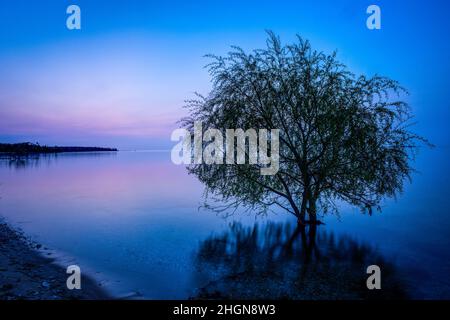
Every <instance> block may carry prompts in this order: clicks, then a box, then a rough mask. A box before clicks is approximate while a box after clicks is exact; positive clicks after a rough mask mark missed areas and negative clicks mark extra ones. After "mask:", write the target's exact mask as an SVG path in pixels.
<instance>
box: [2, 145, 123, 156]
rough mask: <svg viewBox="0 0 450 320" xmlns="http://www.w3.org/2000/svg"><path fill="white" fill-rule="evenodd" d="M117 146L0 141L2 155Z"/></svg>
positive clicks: (110, 150)
mask: <svg viewBox="0 0 450 320" xmlns="http://www.w3.org/2000/svg"><path fill="white" fill-rule="evenodd" d="M116 151H118V150H117V149H116V148H104V147H76V146H64V147H63V146H41V145H39V144H37V143H30V142H24V143H0V155H4V156H27V155H32V154H42V153H62V152H116Z"/></svg>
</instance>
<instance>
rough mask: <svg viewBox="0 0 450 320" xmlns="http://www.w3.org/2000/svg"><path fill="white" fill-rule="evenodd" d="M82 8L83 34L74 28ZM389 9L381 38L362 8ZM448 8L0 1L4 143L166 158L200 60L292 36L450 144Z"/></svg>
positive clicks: (321, 1)
mask: <svg viewBox="0 0 450 320" xmlns="http://www.w3.org/2000/svg"><path fill="white" fill-rule="evenodd" d="M70 4H77V5H78V6H80V8H81V19H82V29H81V30H73V31H70V30H68V29H67V28H66V25H65V21H66V18H67V14H66V12H65V11H66V8H67V6H68V5H70ZM370 4H377V5H378V6H380V8H381V19H382V20H381V21H382V22H381V23H382V28H381V30H368V29H367V28H366V19H367V16H368V15H367V14H366V8H367V6H368V5H370ZM449 9H450V3H449V2H448V1H427V2H425V1H405V0H390V1H379V0H372V1H365V0H335V1H325V0H316V1H302V0H297V1H192V2H191V1H102V0H95V1H94V0H91V1H86V0H85V1H75V0H73V1H61V0H54V1H22V0H19V1H2V2H1V4H0V70H1V72H0V140H1V141H9V142H17V141H24V140H26V141H39V142H41V143H44V144H60V145H68V144H78V145H92V144H95V145H108V146H117V147H119V148H122V149H133V148H168V147H170V146H171V142H170V132H171V131H172V130H173V129H174V128H175V127H176V123H175V122H176V120H177V119H179V118H180V117H181V116H182V115H183V114H184V112H185V111H184V110H183V109H182V106H183V101H184V100H185V99H187V98H190V97H192V93H193V92H194V91H199V92H200V93H206V92H207V91H208V89H209V87H210V84H209V76H208V74H207V73H206V71H205V70H204V69H203V66H204V65H205V64H206V63H207V62H208V61H207V59H205V58H203V55H204V54H207V53H215V54H224V53H226V52H227V51H228V50H229V47H230V45H239V46H241V47H243V48H244V49H246V50H251V49H255V48H259V47H262V46H264V42H265V37H266V35H265V32H264V30H266V29H271V30H273V31H275V32H276V33H277V34H279V35H280V36H281V38H282V40H283V41H284V42H290V41H293V40H294V38H295V35H296V34H299V35H301V36H303V37H305V38H307V39H309V40H310V41H311V43H312V45H313V46H314V47H315V48H317V49H319V50H324V51H326V52H331V51H333V50H335V49H337V50H338V57H339V58H340V59H341V60H342V61H343V62H344V63H346V64H347V65H348V66H349V68H350V69H351V70H352V71H354V72H355V73H357V74H359V73H364V74H367V75H373V74H375V73H378V74H381V75H386V76H389V77H391V78H393V79H396V80H398V81H400V83H401V84H402V85H403V86H405V87H406V88H408V90H409V91H410V93H411V95H410V96H409V97H408V100H409V102H410V104H411V106H412V107H413V110H414V113H415V114H416V121H417V122H418V124H417V125H416V131H418V132H419V133H421V134H423V135H425V136H426V137H427V138H429V139H430V140H431V141H432V142H434V143H435V144H437V145H448V144H449V130H448V128H447V121H448V119H449V116H450V103H449V93H448V92H449V90H448V89H447V87H448V84H449V83H450V61H449V56H450V41H448V37H449V36H448V34H449V31H450V21H449V19H448V18H447V15H448V11H449Z"/></svg>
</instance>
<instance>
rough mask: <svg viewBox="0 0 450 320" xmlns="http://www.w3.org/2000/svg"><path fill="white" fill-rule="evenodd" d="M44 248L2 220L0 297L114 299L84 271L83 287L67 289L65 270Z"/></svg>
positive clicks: (5, 298)
mask: <svg viewBox="0 0 450 320" xmlns="http://www.w3.org/2000/svg"><path fill="white" fill-rule="evenodd" d="M42 249H44V248H43V247H42V245H41V244H38V243H36V242H33V241H30V240H29V239H28V238H27V237H26V236H24V235H23V234H22V233H21V232H20V231H17V230H14V229H12V228H11V227H10V226H9V225H7V224H6V223H4V222H2V221H0V300H17V299H24V300H66V299H83V300H85V299H87V300H91V299H111V296H110V295H109V294H108V293H107V292H106V290H104V289H103V288H102V287H101V285H100V284H98V283H96V281H95V280H93V279H92V278H90V277H87V276H85V275H83V274H82V279H81V283H82V285H81V287H82V289H80V290H69V289H67V287H66V280H67V277H68V276H69V275H68V274H66V269H65V268H63V267H62V266H60V265H58V264H56V263H55V259H54V258H52V254H51V252H47V253H45V252H42V251H43V250H42Z"/></svg>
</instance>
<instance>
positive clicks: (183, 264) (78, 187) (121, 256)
mask: <svg viewBox="0 0 450 320" xmlns="http://www.w3.org/2000/svg"><path fill="white" fill-rule="evenodd" d="M449 154H450V152H449V150H448V148H435V149H433V150H425V151H424V152H423V153H422V154H421V155H419V157H418V159H417V162H416V167H417V168H418V170H419V171H420V172H419V173H417V174H415V175H414V176H413V183H412V184H407V186H406V189H405V192H404V194H403V195H401V196H400V197H399V198H398V199H397V200H388V201H386V203H384V205H383V212H382V213H375V215H373V216H368V215H362V214H360V213H359V211H358V210H356V209H352V208H349V207H346V206H343V207H342V210H341V215H340V216H339V217H336V216H327V217H325V218H324V221H325V223H326V225H325V226H320V227H319V228H318V230H317V235H318V236H317V245H316V246H315V249H311V250H309V251H308V249H305V248H308V246H307V243H308V241H307V240H305V239H306V238H305V239H303V238H302V237H301V235H299V234H297V233H296V231H295V221H294V219H292V217H290V216H289V214H286V213H282V212H279V213H277V214H271V215H269V216H267V217H257V218H255V217H254V216H251V215H250V216H249V215H243V214H238V215H236V216H233V217H229V218H227V219H225V218H223V217H220V216H217V215H216V214H214V213H212V212H210V211H206V210H198V207H199V205H200V204H201V202H202V192H203V188H202V185H201V184H200V183H199V182H198V181H197V180H196V179H195V177H193V176H189V175H188V174H187V173H186V170H185V169H184V168H183V167H182V166H176V165H173V164H172V163H171V161H170V153H168V152H125V151H124V152H117V153H76V154H59V155H57V156H41V157H39V158H30V159H28V160H26V161H2V162H1V165H0V216H3V217H4V218H5V219H6V221H8V222H9V223H11V224H12V225H13V226H15V227H18V228H21V229H22V230H23V231H25V233H26V234H27V235H29V236H30V237H32V238H33V239H35V240H37V241H39V242H40V243H43V244H44V245H46V246H48V247H50V248H52V249H55V250H56V251H58V252H60V253H61V254H63V255H64V256H67V257H72V258H73V260H72V261H70V262H71V263H76V264H78V265H79V266H80V267H81V270H82V272H83V270H84V271H87V272H89V273H90V274H92V275H93V276H94V277H95V278H97V279H99V281H101V282H102V284H103V285H104V286H105V287H106V288H108V289H109V290H110V291H111V292H112V293H113V294H114V295H117V296H127V295H132V297H134V298H151V299H153V298H156V299H178V298H181V299H183V298H188V297H193V296H203V297H214V294H216V295H217V292H222V293H223V292H226V293H227V294H229V296H232V295H233V294H236V293H242V292H243V291H242V290H243V289H242V288H245V287H246V286H247V287H248V283H258V285H259V286H266V287H267V288H266V289H267V290H271V292H273V294H274V296H275V297H283V294H286V293H285V292H284V293H283V292H281V291H283V290H281V289H280V287H283V286H284V287H286V286H287V285H286V282H289V283H295V286H293V287H292V288H290V289H289V290H287V291H286V292H290V293H292V292H294V293H292V295H291V296H292V297H295V298H302V297H304V296H306V297H311V296H312V297H318V298H320V297H331V298H339V297H342V298H345V297H346V296H345V293H344V292H343V293H342V295H341V296H339V294H340V293H339V292H335V293H333V294H334V295H331V296H330V295H329V293H327V292H321V291H320V290H319V291H318V290H317V288H315V287H314V284H317V283H318V282H321V281H325V282H326V283H332V282H333V281H336V280H335V278H334V277H332V276H330V277H329V278H327V276H324V275H325V274H329V273H330V274H339V277H338V282H339V281H350V280H349V279H350V278H351V279H352V280H351V281H356V280H357V281H360V282H361V281H362V284H363V285H365V283H364V281H365V280H364V279H365V278H366V277H367V275H366V274H365V269H364V268H362V267H363V266H366V264H370V263H371V262H374V261H375V262H376V261H380V260H379V259H381V257H382V259H384V260H382V261H384V262H383V263H386V265H387V266H389V267H386V268H389V270H391V271H392V270H394V269H395V274H396V278H399V279H401V283H402V284H403V285H404V291H406V293H407V295H408V296H410V297H413V298H447V299H449V298H450V250H449V248H450V215H449V211H450V210H449V204H450V203H449V202H450V200H449V199H450V197H449V195H450V193H449V187H448V179H449V178H450V172H449V166H448V158H449V157H448V156H449ZM294 236H295V237H294ZM293 238H295V239H296V240H295V241H290V239H293ZM302 239H303V240H302ZM309 248H310V247H309ZM302 250H303V251H302ZM298 252H312V254H311V255H308V258H307V259H306V260H305V256H302V257H303V258H301V259H303V260H301V261H302V262H301V263H300V262H299V261H300V260H299V259H300V258H299V257H298V254H297V253H298ZM268 257H270V258H268ZM311 257H312V259H313V260H314V261H315V263H313V264H307V263H306V262H305V261H310V260H311ZM355 261H357V262H358V263H360V264H361V265H357V264H355V263H356V262H355ZM380 263H381V262H380ZM299 264H301V266H300V267H299ZM280 265H282V266H283V268H279V266H280ZM306 265H308V267H305V266H306ZM325 266H326V267H325ZM275 269H276V270H278V271H275ZM300 269H301V270H302V272H303V273H302V277H301V279H302V280H301V281H298V279H299V278H298V274H297V271H298V270H300ZM280 270H281V271H280ZM307 270H309V272H310V273H309V274H310V275H311V274H312V275H313V278H311V276H306V277H305V276H304V275H305V274H308V273H307ZM318 270H319V271H318ZM343 270H344V271H343ZM348 270H350V271H351V272H352V273H351V274H347V273H348ZM391 271H389V274H391ZM346 272H347V273H346ZM242 274H245V277H243V276H242ZM256 274H259V275H261V274H263V275H265V278H264V279H266V280H267V279H268V278H271V279H276V280H273V281H272V280H271V282H270V283H266V282H261V281H262V280H261V279H262V278H261V276H258V277H259V278H258V279H256V278H255V277H257V276H256ZM316 274H319V275H321V276H320V277H321V278H320V277H319V276H316ZM389 274H388V275H387V276H386V277H384V274H383V267H382V286H383V284H385V285H386V287H389V286H391V285H392V287H394V282H393V280H392V281H391V280H389V279H390V278H389ZM352 275H354V276H353V277H352ZM383 277H384V278H383ZM224 279H225V280H226V281H225V280H224ZM233 279H235V281H233ZM359 279H362V280H359ZM383 279H386V281H385V282H383ZM266 280H264V281H266ZM277 281H278V282H277ZM389 281H391V282H389ZM280 283H281V285H280ZM282 283H284V285H283V284H282ZM358 283H359V282H358ZM383 288H384V287H383ZM257 290H258V289H257ZM277 290H278V291H277ZM302 290H304V291H305V292H306V291H307V290H309V291H308V292H310V293H311V292H312V293H311V294H310V295H306V294H305V295H303V293H302V294H298V292H303V291H302ZM393 290H394V289H393ZM393 292H396V291H395V290H394V291H393ZM290 293H289V294H290ZM248 294H249V295H250V296H251V292H250V293H248ZM336 295H338V296H336ZM243 296H245V294H243Z"/></svg>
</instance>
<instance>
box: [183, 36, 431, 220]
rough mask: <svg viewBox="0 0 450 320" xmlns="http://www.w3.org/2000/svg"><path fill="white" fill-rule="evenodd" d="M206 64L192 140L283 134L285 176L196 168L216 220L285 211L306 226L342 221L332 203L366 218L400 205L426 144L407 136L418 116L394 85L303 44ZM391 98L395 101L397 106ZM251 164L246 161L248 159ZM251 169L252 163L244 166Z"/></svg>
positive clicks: (193, 111) (275, 42)
mask: <svg viewBox="0 0 450 320" xmlns="http://www.w3.org/2000/svg"><path fill="white" fill-rule="evenodd" d="M233 50H234V51H232V52H230V53H229V54H228V55H227V56H211V55H210V56H209V57H211V58H212V59H213V62H212V63H210V64H209V65H208V68H209V72H210V75H211V77H212V85H213V87H212V90H211V91H210V92H209V94H208V95H206V96H201V95H198V98H196V99H194V100H189V101H188V102H187V107H188V108H189V110H190V116H189V117H186V118H184V119H183V120H182V125H183V127H184V128H186V129H188V130H190V131H192V130H193V125H194V122H195V121H201V122H202V124H203V130H206V129H208V128H217V129H222V130H225V129H227V128H242V129H244V130H246V129H249V128H255V129H261V128H266V129H274V128H276V129H280V138H279V140H280V168H279V171H278V172H277V173H276V174H275V175H273V176H267V175H266V176H264V175H261V174H260V168H261V165H258V164H255V165H250V164H247V165H215V164H212V165H208V164H204V163H203V164H196V165H190V166H189V167H188V170H189V172H190V173H192V174H194V175H196V176H197V177H198V179H199V180H200V181H201V182H203V183H204V184H205V186H206V194H207V197H208V196H211V197H213V198H214V199H216V200H220V201H222V202H223V203H225V205H224V206H222V207H216V209H218V210H222V209H227V210H228V209H230V208H237V207H239V206H242V207H245V208H247V209H249V210H255V211H257V212H266V211H267V210H268V209H269V208H271V207H272V206H279V207H281V208H284V209H285V210H287V211H289V212H291V213H293V214H294V215H295V216H296V217H297V218H298V220H299V222H300V223H305V222H307V221H306V214H307V213H308V216H309V221H308V222H311V223H315V222H317V218H316V217H317V211H318V210H322V212H323V213H325V212H328V211H332V212H336V211H337V206H336V200H341V201H345V202H347V203H350V204H352V205H354V206H357V207H360V208H361V209H362V211H363V212H365V211H368V212H369V213H370V214H371V213H372V210H373V208H374V207H378V208H379V203H380V201H381V200H382V198H383V197H395V196H396V195H397V194H398V193H399V192H401V191H402V187H403V184H404V181H405V179H406V178H408V179H409V178H410V174H411V172H412V170H413V169H412V167H411V166H410V162H411V160H412V159H413V158H414V155H415V153H416V151H417V149H418V147H419V145H420V144H421V143H422V142H425V143H427V142H426V141H425V140H424V139H423V138H421V137H420V136H418V135H416V134H415V133H413V132H411V131H410V130H409V127H410V125H411V121H410V120H411V118H412V114H411V111H410V108H409V106H408V105H407V103H406V102H404V101H402V100H401V99H402V96H403V95H405V94H407V92H406V90H405V89H403V88H402V87H401V86H400V85H399V84H398V82H397V81H394V80H391V79H389V78H386V77H381V76H378V75H375V76H373V77H366V76H364V75H361V76H358V77H357V76H355V75H354V74H353V73H351V72H350V71H349V70H348V69H347V67H346V66H345V65H343V64H342V63H340V62H339V61H338V60H337V59H336V53H333V54H331V55H327V54H325V53H323V52H318V51H315V50H313V49H312V48H311V46H310V43H309V42H308V41H305V40H304V39H302V38H301V37H298V41H297V42H296V43H294V44H291V45H286V46H282V44H281V43H280V40H279V38H278V37H276V36H275V35H274V34H273V33H271V32H269V37H268V40H267V48H266V49H261V50H254V51H253V52H251V53H246V52H244V51H243V50H242V49H240V48H238V47H233ZM392 97H394V98H392ZM247 156H248V154H247ZM247 163H248V162H247Z"/></svg>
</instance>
